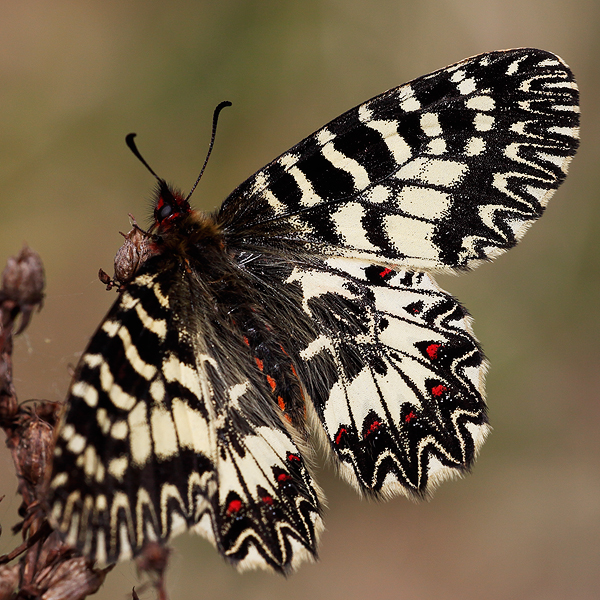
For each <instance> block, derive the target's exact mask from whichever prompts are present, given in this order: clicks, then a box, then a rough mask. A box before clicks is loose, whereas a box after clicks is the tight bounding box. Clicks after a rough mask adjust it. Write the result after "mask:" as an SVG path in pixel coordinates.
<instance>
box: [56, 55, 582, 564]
mask: <svg viewBox="0 0 600 600" xmlns="http://www.w3.org/2000/svg"><path fill="white" fill-rule="evenodd" d="M578 126H579V109H578V91H577V86H576V84H575V81H574V79H573V76H572V74H571V71H570V70H569V68H568V67H567V66H566V65H565V63H564V62H563V61H562V60H561V59H560V58H558V57H557V56H555V55H553V54H551V53H549V52H545V51H541V50H535V49H516V50H507V51H501V52H490V53H486V54H482V55H479V56H475V57H473V58H469V59H466V60H463V61H462V62H459V63H456V64H454V65H451V66H449V67H446V68H444V69H441V70H439V71H435V72H434V73H431V74H429V75H425V76H423V77H420V78H418V79H415V80H414V81H412V82H410V83H407V84H405V85H403V86H400V87H397V88H394V89H391V90H389V91H387V92H385V93H383V94H381V95H379V96H376V97H375V98H373V99H371V100H369V101H367V102H365V103H363V104H361V105H359V106H358V107H356V108H354V109H352V110H350V111H348V112H346V113H345V114H343V115H341V116H340V117H338V118H337V119H334V120H333V121H332V122H330V123H329V124H328V125H326V126H325V127H323V128H322V129H319V130H318V131H317V132H316V133H314V134H312V135H311V136H309V137H307V138H306V139H305V140H303V141H302V142H300V143H299V144H297V145H296V146H294V147H293V148H292V149H291V150H289V151H287V152H285V153H284V154H282V155H281V156H280V157H279V158H277V159H275V160H274V161H273V162H271V163H270V164H268V165H267V166H266V167H264V168H263V169H261V170H260V171H258V172H257V173H255V174H254V175H253V176H252V177H250V178H249V179H248V180H246V181H245V182H244V183H242V184H241V185H240V186H239V187H238V188H237V189H235V190H234V191H233V193H231V195H230V196H229V197H228V198H227V199H226V200H225V201H224V202H223V204H222V206H221V207H220V208H219V209H218V210H217V211H216V212H214V213H210V214H207V213H202V212H199V211H196V210H193V209H192V208H191V206H190V204H189V201H188V199H189V196H187V197H185V196H184V195H183V194H181V193H180V192H178V191H176V190H174V189H173V188H171V187H170V186H168V185H167V184H166V183H165V181H164V180H162V179H161V178H159V177H158V176H156V178H157V180H158V189H157V192H156V200H155V210H154V219H153V222H152V224H151V227H150V230H149V231H147V232H146V231H143V230H142V229H140V228H134V230H133V232H132V233H131V234H130V235H129V236H128V238H127V242H126V245H125V246H124V248H125V250H124V252H125V254H122V256H121V259H122V260H121V262H120V264H121V266H122V271H121V274H120V275H119V274H118V273H117V279H119V280H120V283H121V284H122V285H121V286H120V289H119V294H118V298H117V300H116V302H115V303H114V305H113V306H112V308H111V309H110V310H109V312H108V314H107V316H106V317H105V319H104V320H103V321H102V322H101V324H100V326H99V328H98V330H97V331H96V333H95V334H94V335H93V336H92V338H91V341H90V343H89V346H88V347H87V349H86V351H85V353H84V354H83V356H82V358H81V360H80V363H79V365H78V367H77V369H76V373H75V376H74V379H73V381H72V384H71V387H70V391H69V397H68V400H67V403H66V407H65V410H64V413H63V415H62V419H61V423H60V427H59V431H58V434H57V440H56V448H55V452H54V462H53V472H52V476H51V479H50V483H49V489H48V493H47V498H46V503H47V506H48V511H49V516H50V520H51V522H52V523H53V524H54V526H55V528H56V529H57V530H58V531H59V532H60V533H61V534H62V535H63V537H64V538H65V539H66V541H67V542H68V543H69V544H71V545H73V546H75V547H77V548H78V549H79V550H80V551H81V552H82V553H83V554H85V555H86V556H88V557H89V558H90V559H91V560H94V561H96V562H97V564H99V565H104V564H108V563H113V562H115V561H117V560H121V559H126V558H129V557H131V556H135V555H137V554H139V553H140V552H141V551H142V550H143V548H144V547H145V545H146V544H149V543H152V542H159V543H163V542H165V541H166V540H168V539H170V538H171V537H172V536H174V535H175V534H177V533H179V532H181V531H183V530H185V529H192V530H194V531H196V532H197V533H199V534H201V535H203V536H204V537H206V538H207V539H208V540H210V542H212V544H214V546H215V547H216V548H217V550H218V551H219V553H220V554H221V555H222V556H223V557H224V558H225V559H226V560H228V561H229V562H230V563H231V564H232V565H234V566H236V567H237V568H238V569H240V570H244V569H252V568H264V569H269V570H274V571H277V572H281V573H288V572H290V571H292V570H294V569H295V568H296V567H297V566H298V565H299V564H300V563H301V562H303V561H305V560H312V559H314V558H315V557H316V555H317V545H318V540H319V535H320V533H321V532H322V530H323V521H322V510H323V509H322V507H323V500H324V499H323V494H322V492H321V490H320V489H319V487H318V485H317V483H316V482H315V480H314V477H313V474H312V473H313V471H314V469H313V459H314V448H315V446H316V445H317V444H321V445H322V446H323V448H325V452H326V454H327V455H328V456H329V458H330V459H331V460H332V461H333V463H334V464H335V465H336V466H337V470H338V472H339V474H340V476H341V477H343V478H344V479H345V480H346V481H348V482H349V483H350V484H351V485H352V486H354V488H356V489H357V490H358V492H360V493H361V494H363V495H365V496H369V497H373V498H378V499H389V498H392V497H394V496H398V495H405V496H409V497H412V498H422V497H426V496H428V495H430V494H431V492H432V490H433V489H434V488H435V486H436V485H437V484H439V483H440V482H441V481H443V480H445V479H448V478H450V477H453V476H455V475H459V474H462V473H465V472H467V471H468V470H469V468H470V466H471V465H472V463H473V460H474V458H475V456H476V454H477V452H478V450H479V448H480V446H481V444H482V443H483V441H484V439H485V437H486V435H487V433H488V428H489V426H488V420H487V416H486V403H485V399H484V375H485V372H486V368H487V363H486V360H485V358H484V355H483V353H482V350H481V347H480V346H479V344H478V342H477V341H476V339H475V337H474V334H473V331H472V327H471V319H470V317H469V316H468V313H467V312H466V310H465V309H464V308H463V307H462V306H461V305H460V304H459V302H458V301H457V300H456V299H455V298H453V297H452V296H451V295H449V294H447V293H446V292H444V291H443V290H441V289H440V288H439V287H438V286H437V284H436V282H435V280H434V278H433V274H434V273H436V272H438V273H439V272H443V273H458V272H461V271H465V270H469V269H471V268H473V267H475V266H477V265H479V264H480V263H482V262H483V261H486V260H490V259H493V258H495V257H496V256H498V255H500V254H502V253H503V252H504V251H505V250H507V249H509V248H511V247H512V246H514V245H515V244H516V243H517V242H518V241H519V240H520V239H521V237H522V236H523V235H524V233H525V231H526V230H527V229H528V227H529V226H530V225H531V224H532V223H533V221H535V220H536V219H537V218H539V217H540V216H541V214H542V213H543V211H544V208H545V206H546V204H547V202H548V200H549V198H550V197H551V196H552V194H553V193H554V191H555V190H556V189H557V187H558V186H559V184H560V183H561V182H562V181H563V180H564V178H565V175H566V170H567V165H568V164H569V162H570V160H571V158H572V157H573V155H574V154H575V152H576V149H577V146H578ZM130 141H131V140H130ZM136 152H137V151H136ZM142 160H143V159H142ZM144 162H145V161H144ZM145 164H146V163H145ZM146 166H147V165H146ZM148 168H149V167H148ZM118 264H119V261H117V266H118Z"/></svg>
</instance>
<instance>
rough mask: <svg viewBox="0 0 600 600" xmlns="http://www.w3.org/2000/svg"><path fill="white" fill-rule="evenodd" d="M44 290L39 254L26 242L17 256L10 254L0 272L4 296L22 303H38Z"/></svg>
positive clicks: (42, 270) (42, 269)
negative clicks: (0, 273)
mask: <svg viewBox="0 0 600 600" xmlns="http://www.w3.org/2000/svg"><path fill="white" fill-rule="evenodd" d="M43 290H44V265H43V264H42V259H41V258H40V256H39V254H38V253H37V252H35V251H34V250H32V249H31V248H30V247H29V246H27V244H25V245H24V246H23V249H22V250H21V253H20V254H19V256H11V257H10V258H9V259H8V261H7V263H6V267H5V268H4V272H3V273H2V291H1V292H0V294H2V296H3V297H4V298H7V299H10V300H13V301H14V302H16V303H18V304H20V305H24V304H39V303H40V302H41V301H42V299H43V297H44V294H43Z"/></svg>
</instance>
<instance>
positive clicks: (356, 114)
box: [219, 49, 579, 271]
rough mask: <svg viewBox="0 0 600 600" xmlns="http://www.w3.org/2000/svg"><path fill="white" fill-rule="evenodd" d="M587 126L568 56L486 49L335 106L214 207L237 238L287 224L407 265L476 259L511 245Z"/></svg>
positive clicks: (331, 245) (311, 238)
mask: <svg viewBox="0 0 600 600" xmlns="http://www.w3.org/2000/svg"><path fill="white" fill-rule="evenodd" d="M578 138H579V105H578V91H577V86H576V84H575V81H574V79H573V76H572V74H571V72H570V71H569V69H568V67H567V66H566V65H565V64H564V63H563V62H562V60H561V59H560V58H558V57H557V56H555V55H553V54H550V53H549V52H544V51H541V50H532V49H520V50H508V51H505V52H491V53H489V54H482V55H480V56H476V57H474V58H469V59H466V60H464V61H462V62H459V63H457V64H455V65H452V66H450V67H446V68H445V69H442V70H440V71H436V72H434V73H431V74H430V75H425V76H424V77H420V78H419V79H415V80H414V81H412V82H411V83H407V84H406V85H403V86H400V87H398V88H394V89H392V90H389V91H387V92H385V93H383V94H381V95H380V96H376V97H375V98H373V99H372V100H369V101H367V102H365V103H364V104H361V105H360V106H357V107H356V108H354V109H352V110H350V111H348V112H347V113H345V114H343V115H342V116H340V117H338V118H337V119H335V120H334V121H332V122H331V123H329V124H328V125H326V126H325V127H323V128H322V129H320V130H319V131H317V132H316V133H314V134H313V135H311V136H309V137H308V138H306V139H305V140H303V141H302V142H300V143H299V144H298V145H297V146H295V147H294V148H292V149H291V150H289V151H288V152H286V153H284V154H282V155H281V156H280V157H279V158H277V159H276V160H274V161H273V162H272V163H271V164H269V165H268V166H267V167H265V168H264V169H262V170H260V171H259V172H258V173H256V174H255V175H254V176H253V177H250V178H249V179H248V180H247V181H246V182H244V183H243V184H242V185H241V186H239V187H238V188H237V189H236V190H235V191H234V192H233V194H231V196H229V198H227V200H226V201H225V202H224V204H223V206H222V208H221V210H220V213H219V217H220V219H221V220H222V222H223V224H224V227H225V228H226V229H228V230H229V229H230V230H231V235H233V236H235V237H236V239H240V238H243V237H244V236H245V235H249V236H250V237H251V239H252V240H253V241H254V239H255V238H256V237H257V236H259V235H261V233H265V234H266V235H267V236H268V237H267V238H266V239H264V240H263V243H264V245H266V246H272V245H273V244H276V243H277V240H276V239H275V238H274V237H273V236H272V235H271V231H270V229H269V228H268V227H267V226H266V224H267V223H269V222H272V221H276V222H279V221H285V222H287V223H289V224H290V225H291V231H289V232H288V234H287V235H288V236H289V237H292V238H293V239H295V240H299V241H301V242H303V243H304V244H305V245H306V246H307V247H308V248H310V249H311V250H312V251H313V252H314V253H316V254H317V255H319V256H323V255H333V256H340V257H348V258H353V259H364V260H367V261H371V262H375V263H378V264H389V265H394V266H401V267H405V268H409V269H420V270H427V271H449V270H456V269H464V268H468V267H473V266H476V265H477V264H478V263H479V262H480V261H482V260H486V259H491V258H495V257H496V256H498V255H499V254H501V253H502V252H503V251H505V250H507V249H508V248H510V247H512V246H514V245H515V244H516V242H517V241H518V240H519V239H520V238H521V237H522V236H523V235H524V233H525V231H526V230H527V229H528V227H529V226H530V225H531V224H532V222H533V221H535V220H536V219H538V218H539V217H540V216H541V214H542V212H543V210H544V208H545V206H546V204H547V202H548V200H549V199H550V197H551V196H552V194H553V193H554V191H555V190H556V189H557V187H558V186H559V185H560V183H561V182H562V181H563V180H564V178H565V176H566V169H567V166H568V164H569V162H570V160H571V158H572V156H573V155H574V153H575V152H576V149H577V146H578Z"/></svg>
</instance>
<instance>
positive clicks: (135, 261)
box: [115, 221, 153, 284]
mask: <svg viewBox="0 0 600 600" xmlns="http://www.w3.org/2000/svg"><path fill="white" fill-rule="evenodd" d="M133 225H134V226H133V229H132V230H131V231H130V232H129V233H122V234H121V235H122V236H123V237H124V238H125V243H124V244H123V245H122V246H121V247H120V248H119V250H118V251H117V255H116V256H115V279H116V280H117V281H118V282H120V283H123V284H126V283H128V282H130V281H131V280H132V279H133V278H134V277H135V275H136V273H137V272H138V270H139V269H140V267H141V266H142V265H143V264H144V263H145V262H146V261H147V260H148V258H150V256H152V253H153V252H152V248H151V246H150V242H151V239H152V238H151V237H150V236H149V235H148V234H147V233H146V232H145V231H143V230H142V229H140V228H139V227H138V226H137V224H136V223H135V221H134V222H133Z"/></svg>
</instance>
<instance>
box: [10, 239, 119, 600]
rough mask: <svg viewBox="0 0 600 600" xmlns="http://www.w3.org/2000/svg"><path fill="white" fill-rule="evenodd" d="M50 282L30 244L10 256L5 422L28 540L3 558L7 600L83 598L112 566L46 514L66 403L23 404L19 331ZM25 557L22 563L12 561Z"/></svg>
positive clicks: (20, 527)
mask: <svg viewBox="0 0 600 600" xmlns="http://www.w3.org/2000/svg"><path fill="white" fill-rule="evenodd" d="M43 289H44V268H43V265H42V261H41V259H40V257H39V255H38V254H37V253H36V252H34V251H33V250H31V249H30V248H28V247H27V246H24V248H23V249H22V250H21V253H20V254H19V255H18V256H17V257H12V258H10V259H9V260H8V262H7V266H6V268H5V270H4V272H3V274H2V288H1V289H0V427H2V429H4V432H5V433H6V445H7V446H8V448H9V449H10V451H11V454H12V458H13V462H14V465H15V470H16V475H17V480H18V491H19V493H20V494H21V497H22V499H23V501H22V503H21V507H20V509H19V514H20V515H21V516H22V518H23V520H22V521H21V522H20V523H18V524H17V525H16V526H15V527H14V528H13V531H15V532H17V531H21V534H22V538H23V543H22V544H20V545H19V546H18V547H17V548H16V549H15V550H13V551H12V552H10V553H8V554H7V555H5V556H4V557H2V559H0V600H9V599H10V600H30V599H33V598H42V599H43V600H58V599H59V598H60V599H61V600H80V599H83V598H85V597H86V596H88V595H90V594H93V593H95V592H96V591H97V590H98V588H99V587H100V586H101V585H102V583H103V581H104V579H105V577H106V574H107V573H108V571H109V570H110V567H109V568H108V569H103V570H100V569H94V568H93V567H92V566H91V565H90V564H89V562H88V561H87V560H86V559H85V558H84V557H83V556H81V555H79V554H78V553H77V552H76V551H74V550H73V549H72V548H70V547H68V546H66V545H65V544H64V543H63V542H62V540H61V539H60V538H59V536H58V535H57V534H56V533H55V532H53V531H52V528H51V527H50V525H49V523H48V521H47V520H46V516H45V512H44V510H43V506H42V502H43V489H44V485H45V482H46V478H47V472H48V470H49V468H50V465H51V456H52V448H53V436H54V433H53V430H54V426H55V425H56V422H57V419H58V413H59V409H60V405H59V404H58V403H55V402H48V401H44V400H42V401H35V402H30V403H23V404H19V403H18V400H17V394H16V390H15V387H14V385H13V379H12V350H13V336H14V335H17V334H19V333H21V332H22V331H24V329H25V328H26V327H27V326H28V324H29V322H30V319H31V315H32V313H33V311H34V310H35V309H36V307H37V308H38V309H39V308H41V305H42V301H43V298H44V294H43ZM19 320H20V323H19V324H18V325H17V322H18V321H19ZM18 556H20V559H19V562H18V563H16V564H8V563H9V562H10V561H12V560H14V559H15V558H17V557H18ZM1 563H4V564H1Z"/></svg>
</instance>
